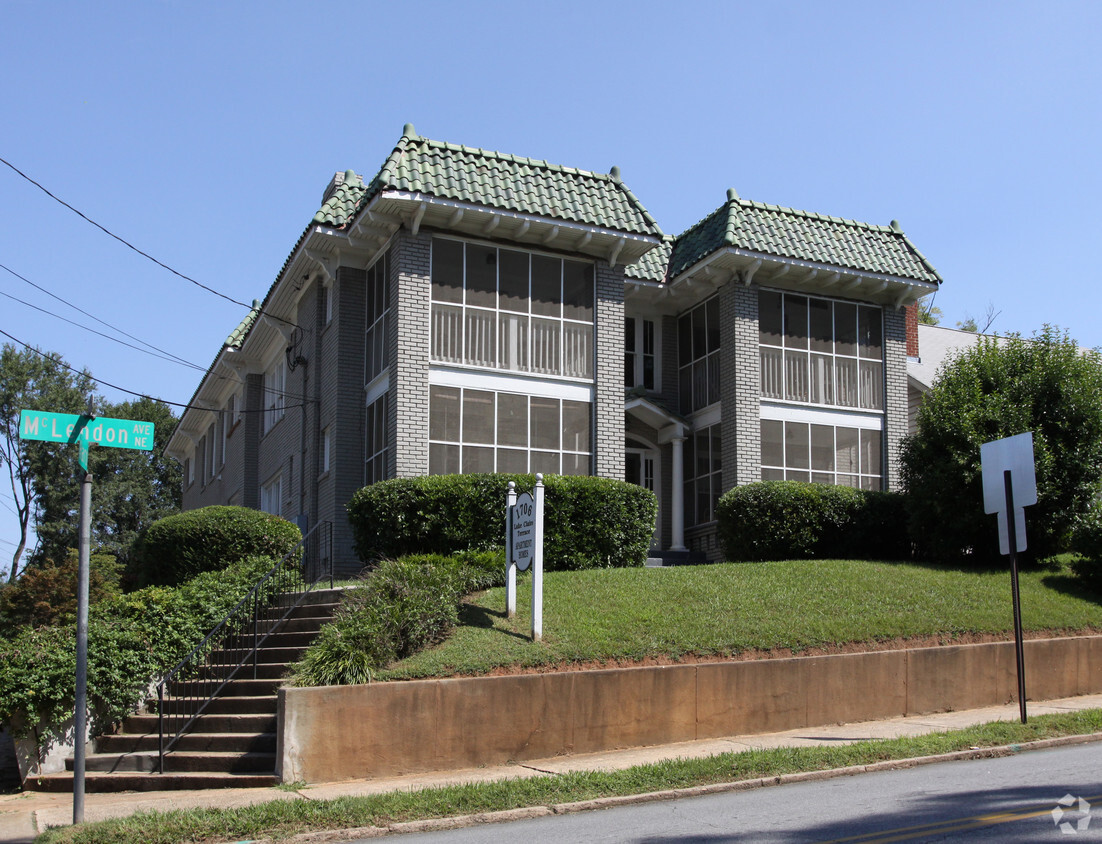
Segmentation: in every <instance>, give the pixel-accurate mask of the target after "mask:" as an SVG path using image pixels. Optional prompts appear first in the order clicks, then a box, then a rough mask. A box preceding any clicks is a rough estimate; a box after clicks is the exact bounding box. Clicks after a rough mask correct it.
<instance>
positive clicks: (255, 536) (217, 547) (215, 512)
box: [128, 506, 302, 586]
mask: <svg viewBox="0 0 1102 844" xmlns="http://www.w3.org/2000/svg"><path fill="white" fill-rule="evenodd" d="M301 539H302V531H300V530H299V529H298V526H297V525H295V524H294V523H292V522H288V521H287V520H286V519H281V518H280V517H279V516H273V515H271V514H270V513H263V512H261V511H260V510H252V509H250V508H248V507H227V506H214V507H201V508H200V509H198V510H189V511H187V512H186V513H178V514H176V515H174V516H168V517H167V518H164V519H160V520H159V521H156V522H154V523H153V524H151V525H150V526H149V527H147V528H146V529H145V530H143V531H142V532H141V533H140V534H139V535H138V538H137V540H135V543H134V548H133V551H132V553H131V560H132V562H131V565H130V568H129V570H128V576H129V578H130V580H131V581H132V585H134V586H150V585H156V586H174V585H176V584H178V583H183V582H184V581H186V580H189V579H190V578H192V577H195V576H196V575H198V574H201V573H203V572H206V571H219V570H220V569H224V568H225V567H226V566H227V565H229V564H230V563H234V562H237V561H238V560H243V559H244V558H245V557H249V556H253V555H262V556H266V557H274V558H276V559H277V560H278V559H281V558H282V557H283V556H284V555H285V554H287V553H289V552H290V551H291V550H292V549H293V548H294V547H295V546H296V545H297V544H298V543H299V541H301Z"/></svg>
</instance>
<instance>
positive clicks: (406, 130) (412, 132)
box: [402, 123, 417, 138]
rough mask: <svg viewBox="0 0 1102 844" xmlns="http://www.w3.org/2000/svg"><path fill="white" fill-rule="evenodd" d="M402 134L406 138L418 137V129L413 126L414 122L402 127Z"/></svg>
mask: <svg viewBox="0 0 1102 844" xmlns="http://www.w3.org/2000/svg"><path fill="white" fill-rule="evenodd" d="M402 136H403V137H405V138H416V137H417V130H416V129H414V128H413V124H412V123H407V124H406V125H405V126H403V127H402Z"/></svg>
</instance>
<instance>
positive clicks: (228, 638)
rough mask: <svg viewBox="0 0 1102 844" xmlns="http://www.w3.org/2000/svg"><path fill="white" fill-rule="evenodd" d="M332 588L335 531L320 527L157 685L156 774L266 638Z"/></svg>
mask: <svg viewBox="0 0 1102 844" xmlns="http://www.w3.org/2000/svg"><path fill="white" fill-rule="evenodd" d="M324 580H328V581H329V586H330V588H332V586H333V526H332V523H330V522H319V523H318V524H317V525H315V526H314V528H313V530H311V531H310V532H309V533H307V534H306V535H305V536H304V537H303V538H302V541H301V542H299V544H298V545H296V546H295V547H294V549H292V550H291V551H290V552H289V553H288V554H287V555H286V556H284V557H283V559H282V560H280V561H279V562H278V563H276V565H274V566H273V567H272V568H271V570H270V571H268V573H267V574H265V575H264V576H263V577H261V578H260V579H259V580H258V581H257V582H256V583H255V584H254V585H253V587H252V589H251V590H249V593H248V594H247V595H246V596H245V597H244V598H242V599H241V600H240V601H239V602H238V604H237V606H236V607H234V608H233V609H232V610H230V612H229V613H228V614H227V615H226V617H225V618H223V619H222V620H221V621H220V622H219V623H218V624H217V625H216V626H215V628H214V629H213V630H211V632H210V633H208V634H207V637H206V638H205V639H203V641H202V642H200V643H199V645H198V646H196V648H195V649H194V650H193V651H192V652H191V653H189V654H188V655H187V656H185V657H184V658H183V659H182V660H180V661H179V662H178V663H177V664H176V666H175V667H174V668H173V669H172V670H171V671H169V672H168V673H167V674H165V675H164V677H162V678H161V680H160V681H159V682H158V683H157V730H158V733H159V734H160V735H159V739H158V754H157V756H158V758H157V772H158V773H161V774H163V773H164V772H165V755H166V754H167V753H168V752H169V751H170V750H172V748H173V747H174V746H175V744H176V742H177V741H178V740H179V738H180V736H181V735H182V734H183V733H184V731H185V730H187V728H188V727H190V726H191V724H192V723H193V722H194V721H195V719H196V718H198V717H199V715H201V714H202V713H203V711H204V710H205V709H206V708H207V706H208V705H209V704H210V702H211V700H213V699H214V698H215V697H216V696H217V695H218V693H219V692H221V691H222V689H223V688H225V686H226V684H227V683H229V682H230V681H231V680H233V679H234V678H236V677H237V676H238V674H239V673H240V672H241V670H242V669H243V668H244V669H246V670H248V669H249V666H250V665H251V674H252V679H254V680H255V679H256V675H257V670H256V666H257V652H258V650H259V649H260V647H261V646H262V645H263V644H264V642H265V641H266V640H267V638H268V637H269V636H270V635H271V634H272V633H273V632H274V631H275V630H276V629H277V628H278V626H279V625H280V624H281V623H282V622H283V621H284V620H286V618H287V617H288V616H289V615H290V614H291V613H292V612H293V611H294V610H295V609H296V608H297V607H299V606H300V605H301V604H302V602H303V601H305V600H306V596H307V594H309V593H310V591H311V590H313V589H314V588H315V587H316V586H317V585H318V584H319V583H321V582H322V581H324Z"/></svg>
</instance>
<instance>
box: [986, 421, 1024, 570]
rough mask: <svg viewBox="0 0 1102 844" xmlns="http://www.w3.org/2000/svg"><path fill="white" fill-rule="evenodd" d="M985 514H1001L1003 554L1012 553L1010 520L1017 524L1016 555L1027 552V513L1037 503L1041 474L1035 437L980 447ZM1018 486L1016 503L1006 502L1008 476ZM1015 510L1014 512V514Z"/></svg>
mask: <svg viewBox="0 0 1102 844" xmlns="http://www.w3.org/2000/svg"><path fill="white" fill-rule="evenodd" d="M980 466H981V471H982V478H983V510H984V512H985V513H998V514H999V520H998V521H999V551H1000V552H1001V553H1003V554H1009V553H1010V520H1011V519H1013V520H1014V528H1015V530H1014V533H1015V534H1016V537H1015V538H1016V540H1017V541H1016V542H1015V548H1014V550H1015V551H1024V550H1025V549H1026V537H1025V509H1024V508H1026V507H1029V506H1031V505H1033V504H1036V503H1037V474H1036V470H1035V469H1034V464H1033V433H1032V432H1026V433H1024V434H1018V435H1017V436H1015V437H1006V438H1005V439H1001V440H993V441H992V442H989V443H984V444H983V445H981V446H980ZM1007 472H1009V473H1010V477H1011V480H1012V481H1013V484H1014V503H1013V505H1011V504H1009V503H1008V501H1007V498H1006V473H1007ZM1008 508H1011V509H1012V510H1013V512H1010V511H1009V510H1008Z"/></svg>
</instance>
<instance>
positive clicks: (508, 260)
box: [432, 238, 594, 378]
mask: <svg viewBox="0 0 1102 844" xmlns="http://www.w3.org/2000/svg"><path fill="white" fill-rule="evenodd" d="M593 300H594V279H593V265H592V264H591V263H586V262H582V261H569V260H565V259H563V258H556V257H551V256H547V255H540V254H535V253H529V252H520V251H517V250H513V249H499V248H497V247H494V246H484V245H480V244H476V243H465V242H462V241H457V240H447V239H444V238H434V239H433V241H432V359H433V360H434V361H438V362H443V363H461V364H467V365H471V366H481V367H488V368H491V369H503V370H511V371H514V372H530V373H533V374H537V375H563V376H567V377H571V378H592V377H593Z"/></svg>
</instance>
